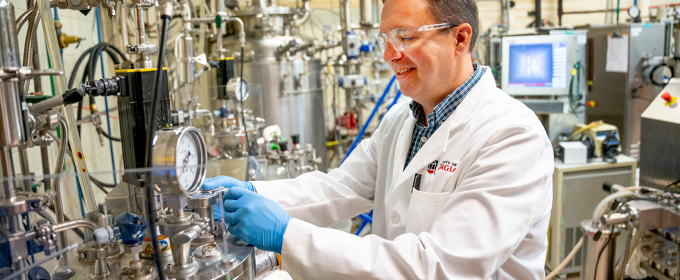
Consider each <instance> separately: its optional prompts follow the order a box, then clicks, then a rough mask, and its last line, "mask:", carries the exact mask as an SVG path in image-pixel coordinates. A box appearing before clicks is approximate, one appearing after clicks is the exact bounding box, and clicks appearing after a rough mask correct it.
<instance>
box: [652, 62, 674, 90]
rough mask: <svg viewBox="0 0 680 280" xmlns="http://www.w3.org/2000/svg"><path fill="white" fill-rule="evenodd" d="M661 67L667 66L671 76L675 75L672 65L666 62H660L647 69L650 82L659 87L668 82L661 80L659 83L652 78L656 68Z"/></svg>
mask: <svg viewBox="0 0 680 280" xmlns="http://www.w3.org/2000/svg"><path fill="white" fill-rule="evenodd" d="M661 67H668V70H671V77H675V69H674V68H673V66H670V65H668V64H666V63H662V64H659V65H656V66H654V67H653V68H652V70H651V71H649V80H650V81H652V84H654V85H657V86H660V87H665V86H666V85H667V84H668V83H667V82H664V81H661V83H659V82H657V81H656V80H654V72H656V70H657V69H659V68H661ZM669 82H670V79H669Z"/></svg>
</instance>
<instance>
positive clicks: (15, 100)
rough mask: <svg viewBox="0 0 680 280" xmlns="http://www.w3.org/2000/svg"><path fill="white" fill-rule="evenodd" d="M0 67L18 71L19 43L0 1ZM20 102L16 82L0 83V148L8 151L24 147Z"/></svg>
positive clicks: (6, 5)
mask: <svg viewBox="0 0 680 280" xmlns="http://www.w3.org/2000/svg"><path fill="white" fill-rule="evenodd" d="M0 49H1V50H2V51H1V52H0V67H3V68H4V67H7V68H18V67H20V66H21V64H20V62H19V57H20V52H19V40H18V33H17V30H16V21H15V20H14V5H12V3H10V2H8V1H7V0H0ZM24 106H25V104H23V98H22V97H21V94H20V90H19V79H18V78H10V79H5V80H2V81H0V147H1V148H9V147H14V146H17V145H19V144H22V143H25V141H26V138H27V136H28V131H27V129H26V125H25V121H24V118H25V115H24V111H23V110H22V108H23V107H24Z"/></svg>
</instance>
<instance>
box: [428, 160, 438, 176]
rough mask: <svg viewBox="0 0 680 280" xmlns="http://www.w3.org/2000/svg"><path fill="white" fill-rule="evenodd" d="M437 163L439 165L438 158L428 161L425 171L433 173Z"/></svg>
mask: <svg viewBox="0 0 680 280" xmlns="http://www.w3.org/2000/svg"><path fill="white" fill-rule="evenodd" d="M437 165H439V161H438V160H435V161H433V162H430V164H428V165H427V173H430V174H434V172H435V171H436V170H437Z"/></svg>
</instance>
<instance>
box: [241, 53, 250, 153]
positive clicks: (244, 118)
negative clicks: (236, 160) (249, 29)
mask: <svg viewBox="0 0 680 280" xmlns="http://www.w3.org/2000/svg"><path fill="white" fill-rule="evenodd" d="M244 56H246V53H245V50H244V47H243V46H241V92H240V93H239V95H240V96H241V98H240V99H241V122H243V133H244V134H245V135H246V147H247V148H246V151H247V152H248V156H250V155H252V154H253V153H252V152H251V151H250V149H251V147H250V141H249V140H248V127H247V126H246V114H245V109H246V108H244V107H243V99H244V98H243V96H244V95H245V93H244V91H245V89H244V88H243V57H244Z"/></svg>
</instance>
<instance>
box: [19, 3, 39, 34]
mask: <svg viewBox="0 0 680 280" xmlns="http://www.w3.org/2000/svg"><path fill="white" fill-rule="evenodd" d="M35 9H36V8H35V7H33V8H30V9H28V10H26V11H25V12H24V13H23V14H21V15H20V16H19V18H17V32H19V31H21V28H22V27H23V26H24V23H26V21H27V20H28V17H29V16H30V15H32V14H33V10H35Z"/></svg>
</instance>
